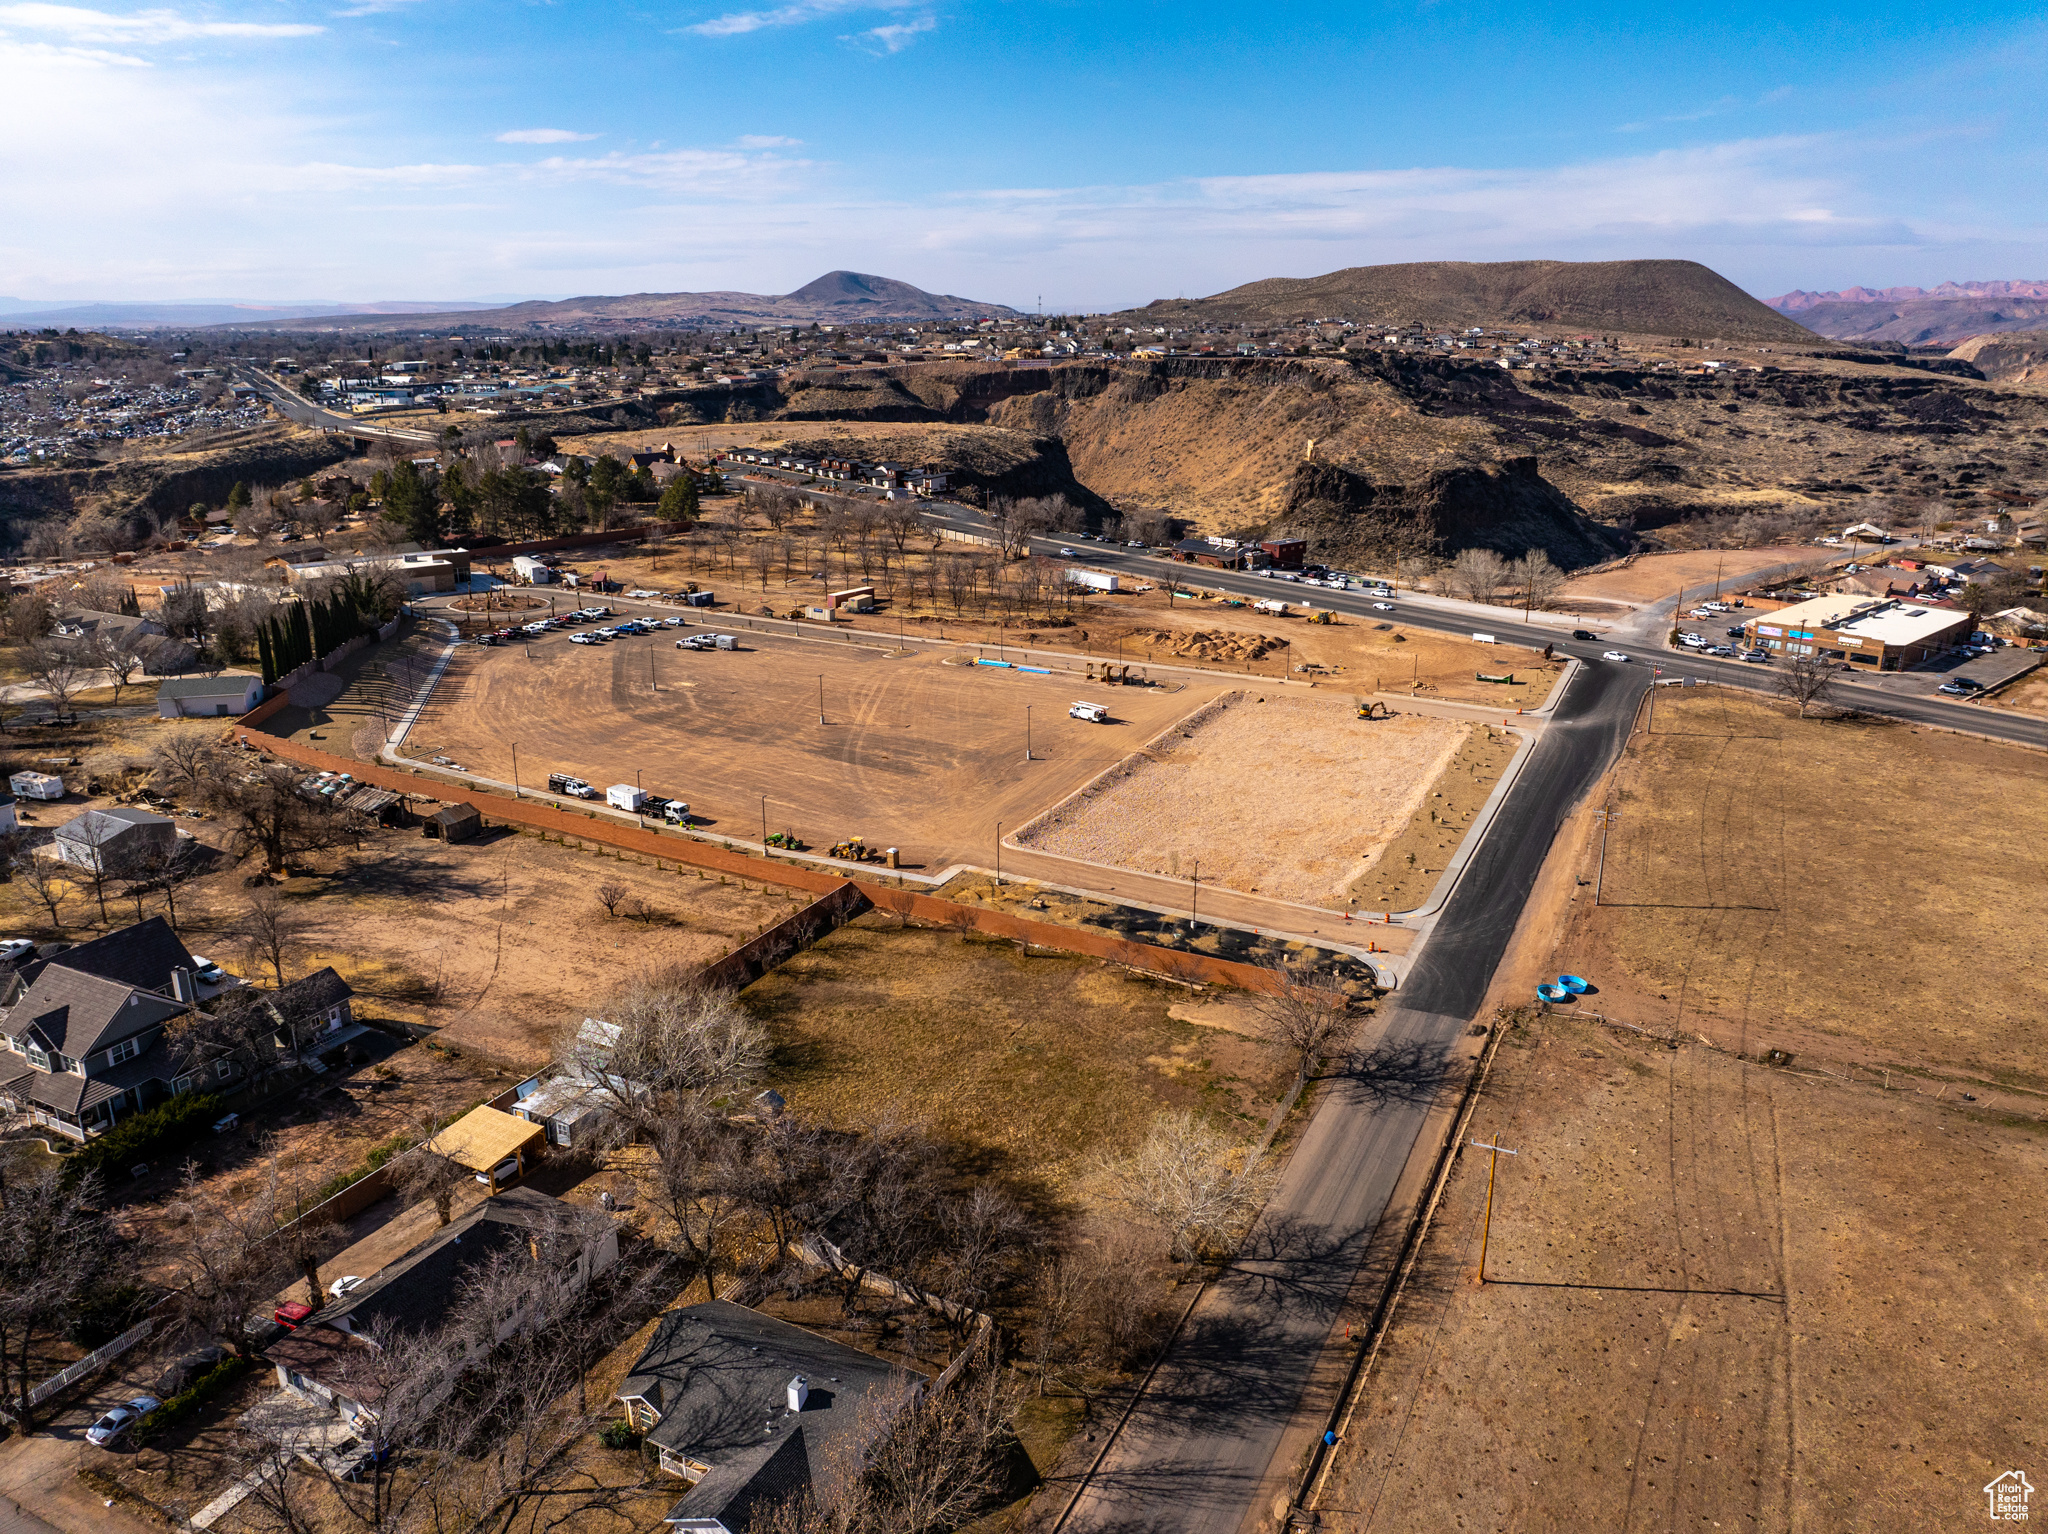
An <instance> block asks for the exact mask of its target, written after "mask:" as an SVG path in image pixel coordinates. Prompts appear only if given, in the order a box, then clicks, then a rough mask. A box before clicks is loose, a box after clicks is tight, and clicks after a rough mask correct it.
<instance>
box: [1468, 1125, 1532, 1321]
mask: <svg viewBox="0 0 2048 1534" xmlns="http://www.w3.org/2000/svg"><path fill="white" fill-rule="evenodd" d="M1472 1145H1473V1147H1474V1148H1475V1149H1477V1150H1483V1151H1486V1152H1487V1153H1488V1156H1487V1162H1486V1219H1485V1221H1484V1222H1483V1223H1482V1224H1481V1225H1480V1227H1479V1282H1480V1283H1482V1284H1483V1283H1485V1282H1486V1243H1487V1241H1488V1240H1489V1239H1490V1238H1491V1237H1492V1235H1493V1169H1494V1168H1495V1167H1497V1166H1499V1165H1500V1158H1501V1157H1503V1156H1519V1155H1521V1154H1522V1153H1521V1152H1520V1151H1511V1150H1509V1149H1508V1148H1507V1147H1506V1146H1505V1145H1502V1144H1501V1143H1500V1136H1499V1135H1498V1134H1496V1135H1495V1136H1494V1137H1493V1142H1492V1143H1491V1144H1488V1143H1487V1142H1486V1141H1484V1140H1474V1141H1473V1142H1472Z"/></svg>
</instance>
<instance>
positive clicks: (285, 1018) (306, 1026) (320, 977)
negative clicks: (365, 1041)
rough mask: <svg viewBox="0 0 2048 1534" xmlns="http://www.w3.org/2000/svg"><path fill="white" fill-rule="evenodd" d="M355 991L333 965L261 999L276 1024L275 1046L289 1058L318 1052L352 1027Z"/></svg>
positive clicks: (354, 1019)
mask: <svg viewBox="0 0 2048 1534" xmlns="http://www.w3.org/2000/svg"><path fill="white" fill-rule="evenodd" d="M355 994H356V993H355V990H354V989H353V988H352V987H351V986H350V985H349V983H348V982H347V981H346V980H344V979H342V978H341V976H340V975H339V974H337V973H336V972H335V970H334V967H333V966H332V965H328V966H327V967H326V968H324V969H316V970H314V971H313V973H312V974H310V975H307V976H305V977H303V978H302V979H298V980H294V981H293V982H292V983H291V984H290V985H287V986H286V987H284V989H283V990H280V991H274V992H272V993H271V994H270V995H268V996H266V997H264V998H263V1004H264V1006H266V1007H267V1008H269V1010H270V1015H271V1016H272V1017H274V1018H275V1019H276V1020H277V1028H278V1033H277V1046H278V1048H280V1049H283V1050H286V1051H288V1052H290V1053H292V1054H304V1053H305V1052H307V1051H308V1050H312V1049H321V1048H325V1047H327V1046H328V1045H329V1044H330V1043H332V1042H333V1041H334V1040H335V1039H336V1036H337V1035H339V1034H340V1033H342V1032H343V1031H344V1030H346V1029H349V1028H352V1027H354V1026H355V1021H356V1013H355Z"/></svg>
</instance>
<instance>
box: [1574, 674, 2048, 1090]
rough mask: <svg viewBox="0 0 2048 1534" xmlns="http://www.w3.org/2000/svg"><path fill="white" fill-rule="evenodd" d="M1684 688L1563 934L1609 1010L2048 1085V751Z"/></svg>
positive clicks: (1634, 772)
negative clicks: (2046, 961)
mask: <svg viewBox="0 0 2048 1534" xmlns="http://www.w3.org/2000/svg"><path fill="white" fill-rule="evenodd" d="M1676 692H1677V689H1672V690H1671V691H1670V692H1667V693H1664V694H1660V696H1659V697H1658V700H1657V707H1656V720H1655V728H1654V730H1653V731H1652V732H1651V733H1649V734H1647V735H1644V734H1638V735H1637V736H1636V737H1635V739H1634V740H1633V741H1632V742H1631V743H1630V745H1629V748H1628V752H1627V754H1626V756H1625V757H1624V759H1623V762H1622V764H1621V766H1620V768H1619V769H1618V774H1617V778H1616V786H1615V793H1614V798H1613V800H1612V802H1613V803H1614V804H1615V805H1616V807H1617V808H1618V811H1619V814H1618V816H1617V818H1616V820H1615V822H1614V827H1613V830H1612V832H1611V833H1610V835H1609V838H1608V847H1607V864H1606V875H1605V880H1604V885H1603V888H1602V892H1601V899H1602V903H1601V904H1600V905H1599V906H1598V907H1597V908H1596V907H1594V906H1593V905H1592V904H1591V903H1590V901H1589V900H1587V899H1584V898H1582V899H1580V900H1578V901H1577V902H1576V903H1575V915H1574V917H1573V919H1572V921H1571V923H1570V924H1569V926H1568V928H1567V930H1566V932H1565V934H1564V936H1563V938H1562V940H1561V941H1560V943H1559V947H1558V957H1559V963H1560V964H1561V965H1562V966H1563V967H1564V968H1565V969H1568V970H1571V971H1573V972H1575V973H1579V974H1584V975H1587V976H1589V977H1591V978H1593V979H1594V980H1595V981H1596V982H1597V983H1598V984H1599V985H1600V986H1601V988H1602V993H1603V994H1602V997H1601V1000H1600V1001H1599V1002H1598V1005H1599V1007H1600V1010H1602V1011H1604V1012H1611V1013H1613V1014H1614V1015H1616V1016H1620V1017H1624V1018H1627V1019H1629V1020H1630V1021H1633V1022H1638V1023H1644V1024H1651V1025H1655V1026H1658V1027H1679V1028H1683V1029H1685V1030H1688V1031H1704V1032H1706V1033H1708V1034H1710V1035H1712V1036H1713V1037H1714V1038H1716V1040H1717V1041H1722V1040H1725V1041H1726V1042H1728V1043H1729V1045H1730V1047H1733V1048H1737V1049H1740V1050H1742V1051H1743V1052H1744V1053H1748V1054H1755V1053H1756V1052H1757V1051H1758V1048H1759V1047H1760V1044H1759V1041H1761V1040H1764V1039H1768V1040H1769V1041H1770V1043H1771V1044H1772V1045H1773V1046H1776V1047H1782V1048H1785V1049H1790V1050H1794V1051H1805V1052H1811V1051H1815V1050H1818V1051H1820V1052H1822V1053H1826V1054H1830V1055H1833V1056H1835V1057H1837V1058H1840V1059H1844V1060H1848V1061H1852V1062H1864V1063H1868V1064H1872V1065H1877V1066H1891V1067H1893V1068H1900V1067H1904V1068H1908V1069H1922V1068H1924V1069H1928V1070H1934V1071H1942V1072H1958V1073H1966V1074H1975V1075H1980V1076H1983V1077H1985V1078H1988V1079H1992V1080H1997V1081H2004V1082H2008V1083H2010V1084H2012V1085H2014V1086H2029V1087H2032V1088H2034V1089H2036V1090H2048V1064H2044V1061H2048V973H2044V971H2043V969H2042V967H2041V964H2040V955H2041V951H2042V947H2043V944H2044V941H2048V903H2044V902H2043V901H2042V899H2041V896H2040V891H2041V889H2042V887H2043V883H2044V878H2048V862H2044V858H2048V854H2044V853H2043V851H2042V845H2043V843H2042V832H2043V830H2044V828H2048V756H2043V755H2042V754H2040V753H2038V752H2032V751H2025V750H2020V749H2017V748H2013V747H2006V746H1999V745H1994V744H1991V743H1989V742H1986V741H1980V740H1973V739H1970V738H1968V737H1965V736H1959V735H1951V734H1948V733H1946V732H1943V731H1938V730H1919V729H1916V728H1914V727H1912V726H1909V725H1905V724H1897V723H1887V722H1883V721H1876V720H1852V719H1836V720H1823V719H1806V720H1801V719H1798V718H1796V717H1793V711H1792V710H1791V709H1790V708H1788V707H1786V706H1783V705H1780V704H1778V703H1775V702H1773V701H1769V700H1765V699H1760V698H1755V697H1751V696H1749V695H1746V694H1743V693H1739V692H1736V691H1733V690H1729V689H1720V688H1697V689H1690V690H1687V691H1685V692H1683V693H1679V694H1678V695H1677V696H1676V697H1674V696H1672V693H1676ZM1595 848H1596V850H1597V843H1596V844H1595ZM1584 873H1585V875H1586V877H1588V878H1591V877H1593V876H1594V869H1593V867H1591V866H1590V864H1589V866H1588V867H1586V868H1585V870H1584ZM1586 893H1587V894H1590V893H1591V892H1590V891H1587V892H1586Z"/></svg>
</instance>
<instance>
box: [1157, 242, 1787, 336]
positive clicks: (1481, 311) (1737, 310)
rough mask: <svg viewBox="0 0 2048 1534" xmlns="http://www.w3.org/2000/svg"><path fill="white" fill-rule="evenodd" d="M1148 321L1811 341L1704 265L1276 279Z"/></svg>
mask: <svg viewBox="0 0 2048 1534" xmlns="http://www.w3.org/2000/svg"><path fill="white" fill-rule="evenodd" d="M1139 312H1140V313H1142V314H1144V315H1145V316H1146V318H1147V319H1148V320H1156V319H1158V318H1160V317H1162V316H1164V317H1169V318H1172V319H1175V320H1182V319H1205V320H1226V319H1227V320H1240V321H1249V322H1253V323H1259V322H1264V323H1270V324H1283V323H1286V322H1289V321H1292V320H1299V319H1307V318H1310V317H1313V316H1318V315H1343V316H1345V317H1346V318H1349V319H1355V320H1368V319H1370V320H1377V321H1383V322H1388V323H1421V324H1424V325H1444V326H1467V325H1556V326H1563V327H1569V328H1576V329H1582V330H1598V331H1602V332H1621V333H1623V334H1634V335H1667V336H1694V337H1716V338H1721V339H1725V340H1730V341H1790V342H1799V341H1810V340H1811V339H1812V334H1811V332H1809V331H1808V330H1807V329H1806V328H1805V327H1803V326H1801V325H1799V324H1798V323H1796V322H1795V321H1793V320H1789V319H1787V318H1786V317H1785V316H1784V315H1782V314H1779V313H1778V312H1777V311H1776V310H1774V309H1771V308H1769V307H1768V306H1766V305H1765V304H1763V303H1760V302H1759V301H1758V300H1756V299H1754V298H1752V297H1750V296H1749V295H1748V294H1747V293H1745V292H1743V291H1742V289H1740V288H1738V287H1736V286H1735V284H1734V283H1732V282H1730V281H1729V280H1728V279H1727V278H1725V277H1723V276H1722V275H1721V274H1720V273H1718V272H1716V271H1713V270H1711V269H1710V268H1708V267H1704V266H1701V265H1700V264H1699V263H1698V262H1697V261H1414V262H1406V263H1402V264H1399V265H1393V266H1353V267H1347V268H1345V269H1344V270H1343V271H1338V272H1329V273H1326V274H1324V275H1323V276H1321V277H1271V278H1267V279H1266V280H1264V281H1262V282H1250V283H1246V284H1245V285H1244V286H1243V287H1240V288H1232V289H1231V290H1230V291H1229V292H1227V293H1218V294H1216V295H1215V296H1213V297H1211V298H1204V299H1197V300H1194V301H1192V302H1190V301H1184V300H1179V299H1176V300H1173V301H1171V302H1169V301H1166V300H1160V301H1158V302H1155V303H1151V304H1147V305H1146V306H1145V308H1144V309H1143V310H1141V311H1139Z"/></svg>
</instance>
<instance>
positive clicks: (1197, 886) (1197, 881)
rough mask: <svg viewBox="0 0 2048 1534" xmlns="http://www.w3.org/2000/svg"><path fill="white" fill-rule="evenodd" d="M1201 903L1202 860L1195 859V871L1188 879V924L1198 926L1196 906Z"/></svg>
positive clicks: (1199, 923)
mask: <svg viewBox="0 0 2048 1534" xmlns="http://www.w3.org/2000/svg"><path fill="white" fill-rule="evenodd" d="M1201 903H1202V860H1201V859H1200V858H1196V859H1195V871H1194V873H1193V874H1192V875H1191V876H1190V877H1189V879H1188V925H1189V926H1190V927H1195V926H1200V925H1201V922H1200V920H1199V916H1198V912H1197V909H1196V908H1197V907H1198V906H1200V905H1201Z"/></svg>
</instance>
